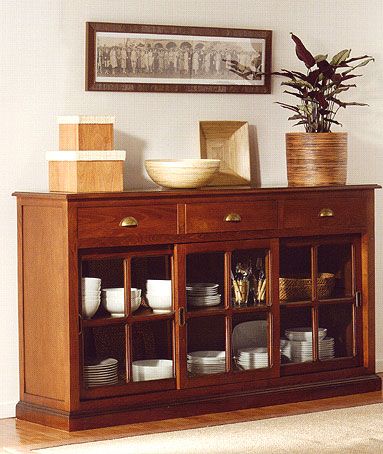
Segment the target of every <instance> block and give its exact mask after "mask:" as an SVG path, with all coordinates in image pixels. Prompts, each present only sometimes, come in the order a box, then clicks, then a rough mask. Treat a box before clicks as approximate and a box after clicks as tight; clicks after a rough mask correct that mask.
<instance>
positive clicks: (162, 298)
mask: <svg viewBox="0 0 383 454" xmlns="http://www.w3.org/2000/svg"><path fill="white" fill-rule="evenodd" d="M146 299H147V300H148V304H149V306H150V307H151V309H152V310H153V313H154V314H167V313H169V312H171V311H172V281H171V280H170V279H148V280H147V281H146Z"/></svg>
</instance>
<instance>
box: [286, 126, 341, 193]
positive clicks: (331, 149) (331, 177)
mask: <svg viewBox="0 0 383 454" xmlns="http://www.w3.org/2000/svg"><path fill="white" fill-rule="evenodd" d="M286 161H287V180H288V182H289V186H328V185H345V184H346V180H347V133H346V132H320V133H307V132H291V133H287V134H286Z"/></svg>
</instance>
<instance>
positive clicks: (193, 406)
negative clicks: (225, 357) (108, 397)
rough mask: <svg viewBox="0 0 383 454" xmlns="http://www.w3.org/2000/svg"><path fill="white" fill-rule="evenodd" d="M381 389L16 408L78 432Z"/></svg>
mask: <svg viewBox="0 0 383 454" xmlns="http://www.w3.org/2000/svg"><path fill="white" fill-rule="evenodd" d="M380 389H381V379H380V377H378V376H377V375H365V376H360V377H351V378H343V379H339V380H332V381H327V382H314V383H306V384H302V385H289V386H281V387H276V388H267V389H255V390H249V391H243V392H240V393H234V394H229V395H227V394H226V395H221V396H214V397H208V396H206V397H203V398H198V399H195V400H191V401H189V402H174V403H173V404H169V403H161V404H160V405H156V404H153V405H150V406H147V407H145V406H142V407H140V408H127V407H126V406H122V407H120V408H116V409H113V410H111V409H107V408H100V409H94V410H89V411H87V412H85V413H84V412H72V413H70V412H66V411H57V410H53V409H49V408H47V407H41V406H38V405H34V404H31V403H27V402H19V403H18V404H17V408H16V415H17V418H18V419H22V420H25V421H30V422H34V423H37V424H43V425H46V426H50V427H55V428H57V429H61V430H66V431H74V430H85V429H95V428H99V427H106V426H116V425H121V424H135V423H142V422H145V421H155V420H163V419H170V418H180V417H188V416H196V415H201V414H204V413H217V412H222V411H225V412H226V411H234V410H241V409H245V408H251V407H254V408H255V407H262V406H265V405H267V406H269V405H279V404H283V403H290V402H298V401H304V400H313V399H322V398H328V397H335V396H344V395H348V394H359V393H365V392H370V391H377V390H380Z"/></svg>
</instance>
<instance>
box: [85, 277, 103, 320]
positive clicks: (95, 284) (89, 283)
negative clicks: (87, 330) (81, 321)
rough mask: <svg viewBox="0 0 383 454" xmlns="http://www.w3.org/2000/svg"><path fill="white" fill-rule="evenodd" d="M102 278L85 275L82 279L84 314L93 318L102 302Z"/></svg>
mask: <svg viewBox="0 0 383 454" xmlns="http://www.w3.org/2000/svg"><path fill="white" fill-rule="evenodd" d="M100 296H101V279H99V278H97V277H83V278H82V279H81V302H82V316H83V317H84V318H92V317H93V315H94V314H95V313H96V312H97V309H98V308H99V306H100V302H101V297H100Z"/></svg>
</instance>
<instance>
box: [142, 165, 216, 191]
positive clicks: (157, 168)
mask: <svg viewBox="0 0 383 454" xmlns="http://www.w3.org/2000/svg"><path fill="white" fill-rule="evenodd" d="M220 162H221V161H220V160H219V159H151V160H146V161H145V169H146V171H147V172H148V175H149V176H150V178H151V179H152V180H153V181H154V182H155V183H157V184H159V185H160V186H163V187H165V188H200V187H201V186H205V185H207V184H208V183H209V182H210V181H211V180H212V179H213V177H214V175H215V174H216V173H217V172H218V169H219V165H220Z"/></svg>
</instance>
